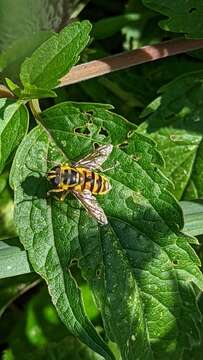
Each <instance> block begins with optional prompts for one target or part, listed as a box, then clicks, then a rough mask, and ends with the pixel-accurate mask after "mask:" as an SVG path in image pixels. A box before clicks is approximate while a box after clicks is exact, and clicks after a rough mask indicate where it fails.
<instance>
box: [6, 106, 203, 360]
mask: <svg viewBox="0 0 203 360" xmlns="http://www.w3.org/2000/svg"><path fill="white" fill-rule="evenodd" d="M110 109H111V107H108V106H107V105H101V104H87V103H70V102H65V103H63V104H59V105H56V106H54V107H52V108H49V109H47V110H46V111H44V112H43V113H42V114H41V123H42V126H43V127H45V128H46V131H44V130H43V129H41V128H40V127H37V128H35V129H34V130H32V132H31V133H30V134H29V135H28V136H27V138H26V139H24V141H23V143H22V144H21V146H20V147H19V149H18V154H17V156H16V158H15V161H14V163H13V168H12V171H11V184H12V185H13V187H14V191H15V204H16V205H15V206H16V209H15V221H16V225H17V227H18V231H19V236H20V239H21V241H22V242H23V244H24V246H25V248H26V249H27V251H28V253H29V258H30V261H31V263H32V265H33V267H34V269H35V271H37V272H38V273H40V274H41V276H43V277H44V278H45V279H46V281H47V283H48V286H49V292H50V293H51V295H52V299H53V302H54V303H55V306H56V307H57V310H58V312H59V314H60V317H61V318H62V320H63V321H64V323H66V325H67V326H68V327H69V329H70V330H71V331H72V332H73V333H74V334H75V328H73V326H72V321H73V320H72V319H71V320H70V311H72V310H70V309H72V308H73V306H74V311H75V313H74V315H75V316H79V318H80V323H82V324H83V327H84V323H85V324H86V322H82V319H84V318H83V316H82V315H81V305H80V297H79V293H77V291H76V289H75V288H74V285H73V282H72V278H71V277H70V276H69V272H68V271H67V270H68V269H69V270H70V269H71V264H72V261H73V260H78V261H79V262H80V266H81V268H82V272H83V275H84V276H85V277H86V278H87V279H88V281H89V284H90V286H91V288H92V290H93V293H94V296H95V299H96V301H97V305H98V307H99V308H100V310H101V314H102V318H103V321H104V325H105V329H106V333H107V336H108V337H109V338H110V339H111V340H112V341H113V342H116V343H117V344H118V347H119V349H120V352H121V354H122V358H123V359H128V360H129V359H133V360H136V359H140V360H141V359H143V360H146V359H152V358H153V357H154V358H164V359H166V360H167V359H170V358H171V356H173V357H174V359H180V355H181V354H182V352H183V350H184V348H185V346H186V344H187V346H188V343H189V345H191V346H192V345H193V344H194V343H195V342H197V341H198V340H199V332H198V328H199V319H200V313H199V310H198V307H197V303H196V295H195V292H194V290H193V287H192V283H194V284H196V285H197V286H198V287H199V288H201V289H202V288H203V277H202V273H201V272H200V270H199V268H198V266H199V263H200V262H199V259H198V258H197V256H196V254H195V252H194V251H193V249H192V248H191V247H190V245H189V241H191V240H193V239H191V238H189V237H188V236H185V235H183V234H182V233H181V232H180V230H181V229H182V227H183V216H182V211H181V209H180V207H179V205H178V203H177V202H176V200H175V199H174V197H173V196H172V195H171V194H170V193H169V192H168V188H169V187H170V186H171V184H170V182H169V181H168V180H167V178H165V177H164V176H163V175H162V173H161V172H160V170H159V168H158V166H159V165H161V164H162V157H161V156H160V154H159V153H158V152H157V150H156V148H155V145H154V142H153V141H152V140H151V139H148V138H146V137H145V136H143V135H141V134H138V133H137V132H136V131H135V129H136V128H135V126H134V125H133V124H131V123H129V122H128V121H126V120H125V119H124V118H122V117H120V116H118V115H117V114H115V113H113V112H111V111H109V110H110ZM47 133H48V134H49V135H48V134H47ZM51 139H52V140H51ZM109 143H111V144H112V145H113V147H114V148H113V151H112V154H111V155H110V156H109V158H108V160H107V161H106V163H105V164H104V168H105V167H106V168H110V167H111V170H108V171H106V173H107V176H108V177H109V180H110V182H111V185H112V190H111V191H110V192H109V193H108V194H107V195H106V196H103V197H102V196H101V197H99V196H98V201H99V203H100V204H101V206H102V208H103V209H104V211H105V213H106V215H107V217H108V220H109V224H108V225H107V226H105V227H102V226H99V225H98V223H97V222H96V220H94V219H93V218H91V217H90V216H89V215H88V214H87V213H86V211H85V210H84V209H83V208H81V206H80V204H79V202H78V201H77V200H76V199H73V198H72V197H71V196H70V197H67V199H66V201H65V202H64V203H60V202H57V201H56V200H54V199H47V196H46V192H47V190H48V184H47V182H46V177H45V173H46V172H47V162H46V158H48V160H49V161H53V163H56V161H57V162H64V161H67V162H69V161H72V160H77V159H80V158H82V157H83V156H85V155H86V154H88V153H89V152H90V151H91V150H93V148H94V145H95V144H109ZM112 165H114V168H112ZM51 167H52V165H51V164H49V165H48V169H50V168H51ZM66 281H67V282H68V283H66ZM59 284H60V286H59ZM66 284H67V286H66ZM65 286H66V287H65ZM59 289H60V290H59ZM59 299H60V303H59ZM76 299H77V301H76ZM64 303H65V304H66V306H69V309H68V308H66V310H67V312H66V313H65V311H64ZM76 306H77V308H76ZM83 321H84V320H83ZM85 326H86V328H87V325H85ZM121 329H122V331H121ZM82 334H84V333H82ZM92 334H93V333H92ZM80 338H81V339H82V340H83V341H85V342H86V343H89V344H91V346H92V345H93V344H92V343H91V342H90V341H89V342H88V341H87V337H86V336H84V337H81V328H80ZM92 348H93V346H92ZM94 348H95V347H94ZM100 353H101V352H100Z"/></svg>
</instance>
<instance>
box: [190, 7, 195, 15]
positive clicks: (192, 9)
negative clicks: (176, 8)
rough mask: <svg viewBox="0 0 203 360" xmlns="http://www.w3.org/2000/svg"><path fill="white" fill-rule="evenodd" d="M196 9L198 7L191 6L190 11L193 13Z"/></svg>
mask: <svg viewBox="0 0 203 360" xmlns="http://www.w3.org/2000/svg"><path fill="white" fill-rule="evenodd" d="M194 11H197V9H196V8H195V7H193V8H191V9H190V10H189V13H190V14H192V13H193V12H194Z"/></svg>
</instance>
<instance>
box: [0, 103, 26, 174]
mask: <svg viewBox="0 0 203 360" xmlns="http://www.w3.org/2000/svg"><path fill="white" fill-rule="evenodd" d="M27 129H28V111H27V109H26V107H25V106H24V105H23V104H21V103H18V102H15V101H13V100H8V99H0V173H1V172H2V170H3V169H4V167H5V164H6V162H7V160H8V158H9V157H10V155H11V154H12V153H13V151H14V150H15V149H16V147H17V146H18V145H19V143H20V141H21V140H22V138H23V136H24V135H25V134H26V132H27Z"/></svg>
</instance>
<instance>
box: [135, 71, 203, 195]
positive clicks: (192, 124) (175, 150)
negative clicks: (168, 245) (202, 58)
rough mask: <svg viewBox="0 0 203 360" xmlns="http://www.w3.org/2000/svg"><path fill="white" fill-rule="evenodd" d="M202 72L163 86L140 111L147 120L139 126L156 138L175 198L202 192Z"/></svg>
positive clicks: (189, 74)
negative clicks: (156, 95)
mask: <svg viewBox="0 0 203 360" xmlns="http://www.w3.org/2000/svg"><path fill="white" fill-rule="evenodd" d="M202 76H203V73H202V71H199V72H194V73H188V74H185V75H183V76H181V77H178V78H177V79H175V80H174V81H172V82H171V83H169V84H168V85H166V86H163V87H162V88H161V90H160V92H161V95H160V96H159V97H158V98H156V99H155V100H154V101H153V102H152V103H151V104H149V105H148V106H147V108H146V109H145V110H144V111H143V113H142V117H145V118H146V120H145V121H144V122H143V123H142V124H141V125H140V126H139V129H138V131H139V132H141V133H143V134H150V136H151V137H152V138H153V139H154V140H155V141H156V142H157V144H158V147H159V149H160V151H161V152H162V154H163V157H164V160H165V162H166V166H165V169H164V171H165V174H166V176H168V177H169V178H170V179H171V180H172V181H173V183H174V185H175V189H174V191H173V192H174V194H175V195H176V197H177V198H178V199H181V198H182V197H184V198H186V199H189V198H198V197H201V196H202V193H203V187H202V176H203V175H202V165H201V164H202V131H203V123H202V120H201V117H202V111H203V101H202V94H203V86H202Z"/></svg>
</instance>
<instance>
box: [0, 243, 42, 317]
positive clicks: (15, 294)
mask: <svg viewBox="0 0 203 360" xmlns="http://www.w3.org/2000/svg"><path fill="white" fill-rule="evenodd" d="M12 242H14V239H12V240H11V239H9V245H10V244H11V243H12ZM16 243H17V241H16ZM0 244H1V242H0ZM18 245H19V244H18ZM11 246H13V245H11ZM0 252H1V251H0ZM16 260H18V256H17V258H16ZM39 281H40V280H39V279H37V276H36V274H34V273H33V272H32V273H30V274H29V275H28V274H27V275H20V276H15V277H11V278H7V279H4V280H2V279H1V281H0V291H1V298H0V317H2V315H3V314H4V313H5V311H6V310H7V309H8V307H9V306H10V305H11V304H13V302H14V301H16V300H17V299H18V298H19V297H20V296H22V295H23V294H25V293H26V292H27V291H28V290H30V289H32V288H33V287H34V286H36V285H37V284H38V283H39Z"/></svg>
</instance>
